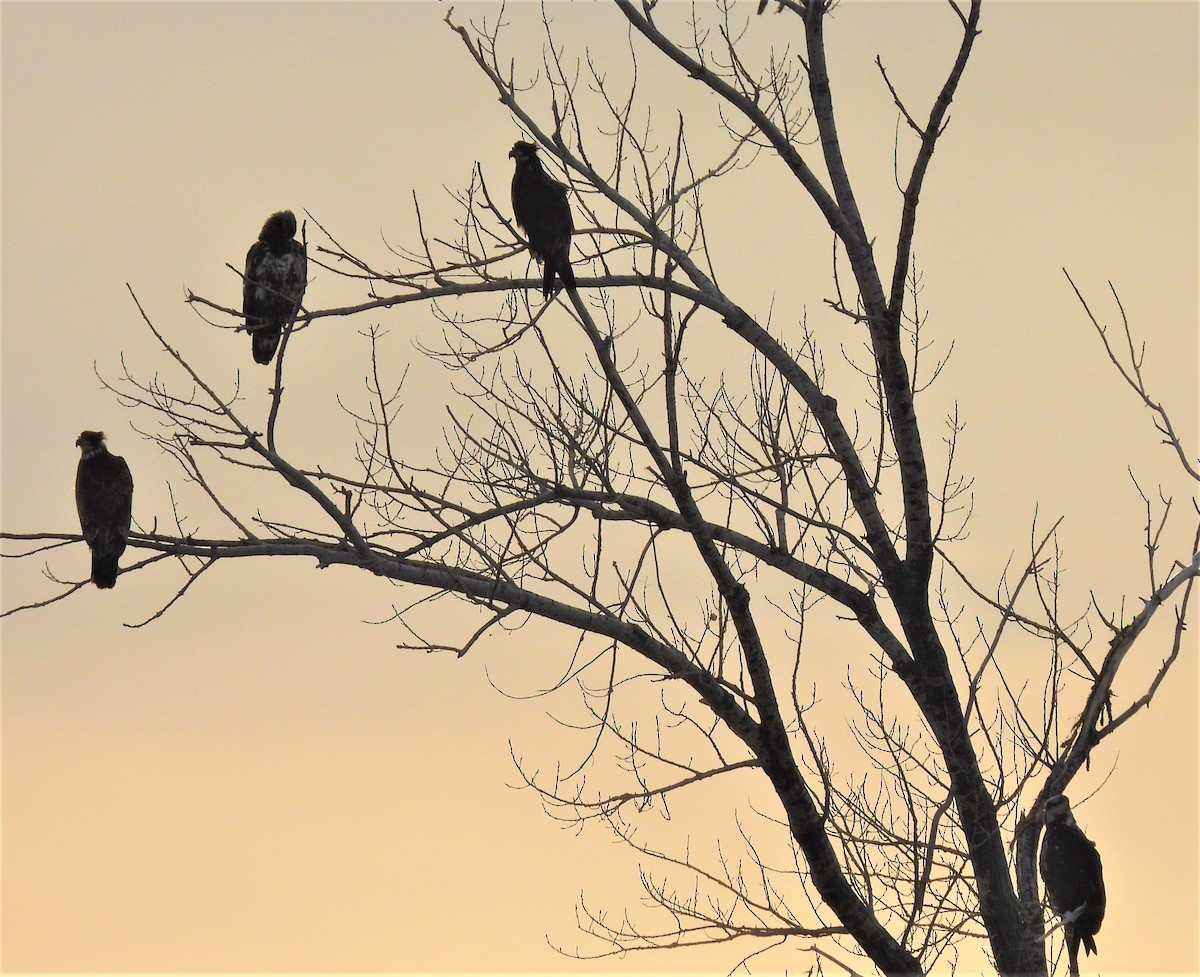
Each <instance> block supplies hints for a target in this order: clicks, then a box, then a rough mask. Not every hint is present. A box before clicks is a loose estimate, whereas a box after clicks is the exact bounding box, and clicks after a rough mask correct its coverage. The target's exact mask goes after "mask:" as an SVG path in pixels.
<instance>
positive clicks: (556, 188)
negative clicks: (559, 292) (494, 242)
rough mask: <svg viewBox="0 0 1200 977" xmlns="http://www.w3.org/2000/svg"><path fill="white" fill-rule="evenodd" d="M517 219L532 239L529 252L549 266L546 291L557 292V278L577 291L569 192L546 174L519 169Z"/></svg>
mask: <svg viewBox="0 0 1200 977" xmlns="http://www.w3.org/2000/svg"><path fill="white" fill-rule="evenodd" d="M512 203H513V216H514V217H516V219H517V224H519V225H520V227H521V229H522V230H523V231H524V232H525V236H526V237H527V238H529V251H530V253H532V254H533V256H534V257H535V258H537V260H538V261H540V262H542V263H543V265H544V266H545V281H544V284H543V288H542V291H543V293H544V294H545V296H546V297H547V298H549V297H550V295H551V294H552V292H553V282H554V276H555V274H557V275H558V277H559V278H561V279H562V282H563V284H564V285H566V286H568V287H570V288H574V287H575V274H574V272H572V271H571V234H572V233H573V232H574V230H575V224H574V221H573V219H572V217H571V205H570V204H569V203H568V202H567V188H566V187H565V186H563V184H561V183H559V182H558V181H557V180H554V179H552V178H551V177H549V176H547V175H546V174H545V173H543V172H536V171H534V170H532V168H518V170H517V173H516V174H515V175H514V176H513V185H512Z"/></svg>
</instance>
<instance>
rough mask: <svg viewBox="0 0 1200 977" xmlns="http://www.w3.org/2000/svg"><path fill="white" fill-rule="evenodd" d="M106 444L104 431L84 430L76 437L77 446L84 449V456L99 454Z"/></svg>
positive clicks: (89, 456)
mask: <svg viewBox="0 0 1200 977" xmlns="http://www.w3.org/2000/svg"><path fill="white" fill-rule="evenodd" d="M103 445H104V432H103V431H84V432H83V433H82V434H81V435H79V437H77V438H76V439H75V447H76V448H79V449H81V450H82V451H83V457H85V458H91V457H92V456H93V455H96V454H99V452H100V450H101V448H102V447H103Z"/></svg>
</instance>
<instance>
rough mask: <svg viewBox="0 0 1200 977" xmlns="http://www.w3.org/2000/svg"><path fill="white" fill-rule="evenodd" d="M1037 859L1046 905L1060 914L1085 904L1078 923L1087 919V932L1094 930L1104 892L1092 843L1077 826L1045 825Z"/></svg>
mask: <svg viewBox="0 0 1200 977" xmlns="http://www.w3.org/2000/svg"><path fill="white" fill-rule="evenodd" d="M1040 861H1041V869H1042V878H1043V880H1044V881H1045V883H1046V896H1047V898H1048V899H1049V900H1050V907H1051V908H1052V909H1053V910H1054V911H1055V912H1056V913H1057V914H1058V915H1059V916H1062V915H1064V914H1066V913H1069V912H1071V911H1072V910H1074V909H1078V908H1079V907H1080V906H1082V905H1083V904H1084V903H1087V906H1088V908H1087V911H1086V913H1085V914H1084V915H1083V916H1082V917H1080V919H1079V921H1078V922H1079V924H1081V926H1082V924H1083V923H1084V921H1085V920H1088V921H1091V922H1092V923H1093V924H1094V925H1093V926H1092V927H1089V928H1090V929H1091V931H1092V932H1093V933H1094V932H1095V931H1096V930H1098V929H1099V928H1100V920H1102V919H1103V918H1104V906H1105V892H1104V871H1103V868H1102V866H1101V864H1100V852H1099V851H1098V850H1097V849H1096V846H1095V845H1094V844H1093V843H1092V842H1091V841H1089V840H1088V838H1087V836H1086V835H1085V834H1084V833H1083V832H1082V831H1080V830H1079V829H1078V828H1074V829H1071V828H1068V827H1055V828H1047V830H1046V837H1045V840H1044V841H1043V842H1042V854H1041V859H1040Z"/></svg>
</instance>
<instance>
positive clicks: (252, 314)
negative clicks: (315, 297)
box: [242, 210, 308, 365]
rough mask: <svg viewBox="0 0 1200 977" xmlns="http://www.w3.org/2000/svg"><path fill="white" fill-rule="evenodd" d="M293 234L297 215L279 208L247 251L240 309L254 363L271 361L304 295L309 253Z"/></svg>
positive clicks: (268, 219)
mask: <svg viewBox="0 0 1200 977" xmlns="http://www.w3.org/2000/svg"><path fill="white" fill-rule="evenodd" d="M295 236H296V215H295V214H293V213H292V212H291V211H290V210H281V211H279V212H278V213H275V214H272V215H271V216H270V217H268V218H267V222H266V223H265V224H263V227H262V230H261V231H260V232H259V234H258V240H257V241H255V242H254V244H252V245H251V246H250V250H249V251H248V252H246V276H245V278H244V279H243V281H242V312H243V313H244V314H245V316H246V331H247V332H249V333H250V348H251V351H252V352H253V353H254V362H255V363H262V364H264V365H265V364H267V363H270V362H271V359H272V357H274V355H275V350H276V349H277V348H278V346H279V334H280V332H281V331H282V330H283V327H284V326H286V325H287V324H288V323H289V322H291V321H292V319H293V318H294V317H295V315H296V313H297V312H298V311H299V309H300V301H301V299H303V298H304V286H305V285H306V284H307V283H308V256H307V255H306V254H305V252H304V245H303V244H301V243H300V242H299V241H296V240H294V238H295Z"/></svg>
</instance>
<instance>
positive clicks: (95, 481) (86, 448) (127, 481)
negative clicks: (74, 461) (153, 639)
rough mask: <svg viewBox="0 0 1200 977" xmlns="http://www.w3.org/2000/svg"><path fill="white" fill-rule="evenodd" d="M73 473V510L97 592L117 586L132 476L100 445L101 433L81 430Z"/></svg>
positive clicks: (122, 461) (122, 462) (130, 511)
mask: <svg viewBox="0 0 1200 977" xmlns="http://www.w3.org/2000/svg"><path fill="white" fill-rule="evenodd" d="M75 445H76V447H78V448H79V449H80V450H81V453H82V457H81V458H80V459H79V469H78V470H77V471H76V473H75V508H77V509H78V510H79V526H80V528H81V529H82V530H83V538H84V539H85V540H87V544H88V548H89V549H90V550H91V551H92V583H94V584H95V585H96V586H97V587H99V588H100V589H101V590H108V589H109V588H110V587H115V586H116V584H117V572H118V570H117V560H118V559H119V558H120V556H121V554H122V553H124V552H125V543H126V542H127V541H128V539H129V523H130V521H131V520H132V518H133V476H132V475H130V474H129V466H128V465H127V464H125V459H124V458H122V457H120V456H119V455H114V454H111V453H110V452H109V450H108V448H106V447H105V446H104V433H103V432H102V431H84V432H83V433H82V434H81V435H79V438H78V439H77V440H76V442H75Z"/></svg>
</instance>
